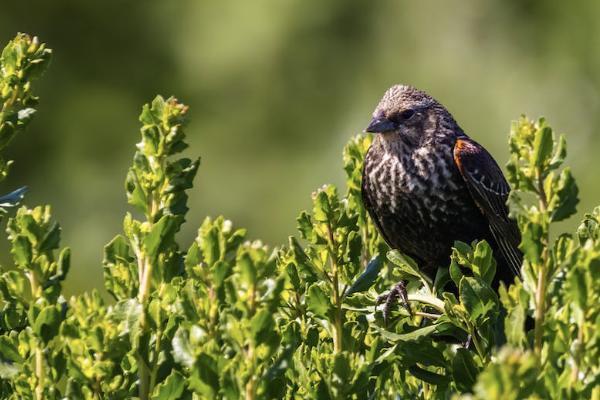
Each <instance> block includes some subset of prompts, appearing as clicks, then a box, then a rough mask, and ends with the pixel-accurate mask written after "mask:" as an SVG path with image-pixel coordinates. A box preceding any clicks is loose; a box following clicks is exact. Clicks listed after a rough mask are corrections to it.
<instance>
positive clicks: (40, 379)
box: [35, 344, 46, 400]
mask: <svg viewBox="0 0 600 400" xmlns="http://www.w3.org/2000/svg"><path fill="white" fill-rule="evenodd" d="M35 376H36V377H37V385H36V387H35V398H36V400H43V399H44V380H45V377H46V374H45V371H44V353H43V350H42V348H41V347H40V345H39V344H38V345H37V348H36V349H35Z"/></svg>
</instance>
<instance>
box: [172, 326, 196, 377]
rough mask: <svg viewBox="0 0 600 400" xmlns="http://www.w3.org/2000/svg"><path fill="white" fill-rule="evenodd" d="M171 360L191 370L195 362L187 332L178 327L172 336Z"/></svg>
mask: <svg viewBox="0 0 600 400" xmlns="http://www.w3.org/2000/svg"><path fill="white" fill-rule="evenodd" d="M172 343H173V350H172V353H173V359H174V360H175V362H178V363H180V364H182V365H183V366H185V367H187V368H192V367H193V365H194V363H195V362H196V356H195V354H194V349H193V347H192V345H191V344H190V337H189V332H188V331H187V330H186V329H184V328H183V327H180V328H179V329H177V332H175V336H173V342H172Z"/></svg>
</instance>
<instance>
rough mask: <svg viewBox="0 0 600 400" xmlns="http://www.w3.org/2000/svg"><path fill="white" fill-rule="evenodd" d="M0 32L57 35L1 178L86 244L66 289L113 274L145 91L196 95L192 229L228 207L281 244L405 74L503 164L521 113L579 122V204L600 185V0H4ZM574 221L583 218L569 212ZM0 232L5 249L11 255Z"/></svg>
mask: <svg viewBox="0 0 600 400" xmlns="http://www.w3.org/2000/svg"><path fill="white" fill-rule="evenodd" d="M1 7H2V13H0V41H1V42H2V45H4V44H5V43H6V42H7V41H8V40H10V39H11V38H12V37H13V36H14V35H15V33H16V32H27V33H30V34H35V35H38V36H39V37H40V38H41V40H42V41H45V42H46V43H48V45H49V46H50V47H51V48H52V49H54V59H53V62H52V65H51V66H50V69H49V71H48V73H47V74H46V76H45V77H44V78H43V80H42V81H41V82H39V85H38V89H37V93H38V94H39V95H40V97H41V104H40V106H39V113H38V114H37V116H36V118H35V120H34V122H33V123H32V125H31V127H30V129H29V130H28V131H27V132H26V133H25V134H23V135H21V136H19V137H18V138H17V139H16V140H15V141H14V143H13V145H12V146H11V148H10V154H8V155H7V157H9V158H12V159H14V160H15V165H14V167H13V171H12V174H11V175H10V177H9V180H8V181H7V182H6V186H5V187H3V188H1V191H2V192H3V193H4V192H7V191H9V190H10V189H13V188H15V187H17V186H18V185H23V184H27V185H28V186H29V187H30V193H29V194H28V195H27V198H26V203H27V204H28V205H30V206H33V205H37V204H45V203H48V204H51V205H52V206H53V210H54V215H55V217H56V218H57V219H58V220H59V221H60V222H61V224H62V227H63V244H64V245H69V246H71V247H72V248H73V266H72V270H71V273H70V276H69V279H68V281H67V285H66V292H67V293H71V294H72V293H79V292H81V291H83V290H87V289H89V288H91V287H100V286H101V285H102V267H101V260H102V248H103V246H104V244H105V243H107V242H108V241H109V240H110V239H111V238H112V237H113V236H114V235H115V234H116V233H118V232H120V230H121V221H122V217H123V215H124V213H125V212H126V210H128V209H129V207H127V205H126V200H125V194H124V189H123V182H124V179H125V174H126V172H127V168H128V167H129V165H130V162H131V158H132V155H133V152H134V145H135V143H136V142H137V141H138V122H137V116H138V115H139V112H140V108H141V105H142V104H143V103H145V102H147V101H149V100H150V99H152V97H153V96H154V95H155V94H156V93H161V94H164V95H171V94H174V95H176V96H177V97H179V98H180V99H181V100H183V101H184V102H186V103H188V104H189V105H190V106H191V118H192V122H191V124H190V126H189V128H188V130H187V132H188V136H189V137H188V141H189V142H190V143H191V146H190V149H189V150H188V154H189V155H198V154H200V155H201V156H202V166H201V167H200V171H199V176H198V178H197V179H196V185H195V187H194V189H193V190H192V191H191V196H190V208H191V212H190V214H189V216H188V219H187V220H188V223H187V224H186V228H185V230H184V231H183V232H181V234H180V237H181V241H182V243H183V244H184V245H185V246H187V245H188V244H189V243H190V242H191V240H192V238H193V237H194V235H195V231H196V229H197V227H198V226H199V224H200V222H201V221H202V219H203V218H204V216H206V215H213V216H214V215H218V214H224V215H225V216H226V217H228V218H229V219H232V220H233V221H234V223H235V224H236V225H237V226H245V227H247V228H249V234H250V237H253V238H262V239H263V240H264V241H265V242H267V243H270V244H273V245H277V244H281V243H284V242H285V241H286V237H287V236H288V235H289V234H292V233H294V230H295V225H296V223H295V217H296V216H297V214H298V213H299V211H300V210H301V209H304V208H306V207H307V206H308V205H309V201H310V193H311V191H313V190H314V189H315V188H316V187H318V186H320V185H321V184H323V183H328V182H333V183H337V184H341V183H342V182H343V171H342V168H341V167H342V160H341V152H342V148H343V145H344V143H345V142H346V141H347V140H348V138H350V137H351V136H352V135H355V134H357V133H359V132H361V130H362V129H363V128H364V127H365V126H366V124H367V123H368V121H369V117H370V114H371V112H372V110H373V108H374V107H375V105H376V103H377V101H378V100H379V98H380V97H381V95H382V94H383V92H384V91H385V90H386V89H387V88H388V87H389V86H391V85H392V84H394V83H408V84H412V85H414V86H416V87H418V88H421V89H423V90H426V91H427V92H429V93H430V94H432V95H433V96H434V97H436V98H437V99H438V100H440V101H441V102H442V103H443V104H445V105H446V106H447V107H448V108H449V109H450V111H451V112H452V113H453V114H454V116H455V118H456V119H457V120H458V121H459V123H460V124H461V126H462V127H463V128H464V129H465V131H466V132H468V133H469V134H470V135H471V136H472V137H474V138H475V139H476V140H478V141H479V142H481V143H482V144H484V145H485V146H486V147H487V148H488V149H489V150H490V151H491V152H492V153H493V154H494V156H495V157H496V158H497V160H498V161H499V162H500V163H501V164H504V162H505V160H506V159H507V152H508V149H507V144H506V143H507V133H508V130H509V127H510V121H511V120H513V119H515V118H517V117H518V116H519V115H520V114H521V113H527V114H528V115H530V116H532V117H537V116H539V115H545V116H546V117H547V118H548V119H549V121H550V123H551V124H552V125H553V126H554V127H555V128H556V129H557V130H558V131H559V132H565V133H567V134H568V143H569V154H570V156H569V159H568V163H569V164H570V165H572V167H573V169H574V172H575V176H576V178H577V179H578V183H579V185H580V189H581V193H580V197H581V199H582V201H581V203H580V208H579V209H580V210H581V211H580V214H581V213H582V212H583V211H585V210H589V209H591V208H592V207H593V206H594V205H596V204H599V203H600V188H599V187H598V183H599V181H598V177H597V172H598V168H599V167H600V158H599V157H598V156H597V154H598V150H600V144H599V143H598V137H599V136H598V135H599V133H600V132H599V131H600V129H599V128H598V127H600V24H598V23H597V21H598V18H599V17H600V2H596V1H581V2H565V1H558V0H554V1H543V2H542V1H532V0H529V1H517V0H511V1H507V0H503V1H476V0H469V1H464V0H461V1H458V0H454V1H443V2H435V3H434V2H417V1H413V2H408V1H391V0H389V1H377V2H372V1H349V0H336V1H306V0H255V1H243V0H239V1H213V2H209V1H193V0H183V1H164V0H163V1H156V0H148V1H135V2H134V1H125V0H123V1H101V2H92V1H87V2H84V1H80V0H53V1H41V0H40V1H28V0H19V1H12V2H8V1H3V2H2V6H1ZM567 225H568V226H567V227H568V228H572V227H574V226H575V225H576V222H575V221H573V222H571V223H570V224H567ZM5 242H6V240H5V239H2V246H3V249H4V250H3V251H2V257H1V261H2V263H3V264H5V265H6V264H9V263H10V259H9V257H8V255H7V250H6V243H5Z"/></svg>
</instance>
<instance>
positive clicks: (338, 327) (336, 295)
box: [327, 222, 344, 353]
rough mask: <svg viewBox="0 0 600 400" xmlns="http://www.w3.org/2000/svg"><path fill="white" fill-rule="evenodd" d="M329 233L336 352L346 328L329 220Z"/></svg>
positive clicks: (334, 244) (339, 348)
mask: <svg viewBox="0 0 600 400" xmlns="http://www.w3.org/2000/svg"><path fill="white" fill-rule="evenodd" d="M327 233H328V237H329V258H330V261H331V267H332V275H333V278H332V286H333V303H334V306H335V317H334V321H333V322H334V333H333V350H334V352H336V353H340V352H341V351H342V348H343V346H342V337H343V328H344V310H343V309H342V298H341V296H340V287H339V286H340V285H339V276H338V275H339V268H338V263H337V257H336V255H337V245H336V243H335V238H334V236H333V230H332V229H331V223H330V222H327Z"/></svg>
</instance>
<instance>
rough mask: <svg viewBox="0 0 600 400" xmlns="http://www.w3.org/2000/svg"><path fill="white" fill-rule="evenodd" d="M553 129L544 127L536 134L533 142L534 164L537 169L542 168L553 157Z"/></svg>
mask: <svg viewBox="0 0 600 400" xmlns="http://www.w3.org/2000/svg"><path fill="white" fill-rule="evenodd" d="M552 147H553V140H552V129H550V127H548V126H544V127H542V128H541V129H539V130H538V131H537V132H536V133H535V139H534V142H533V158H532V162H533V164H534V165H535V166H536V167H538V168H539V167H542V166H543V165H544V164H545V163H546V162H547V161H548V159H549V158H550V156H551V155H552Z"/></svg>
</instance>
